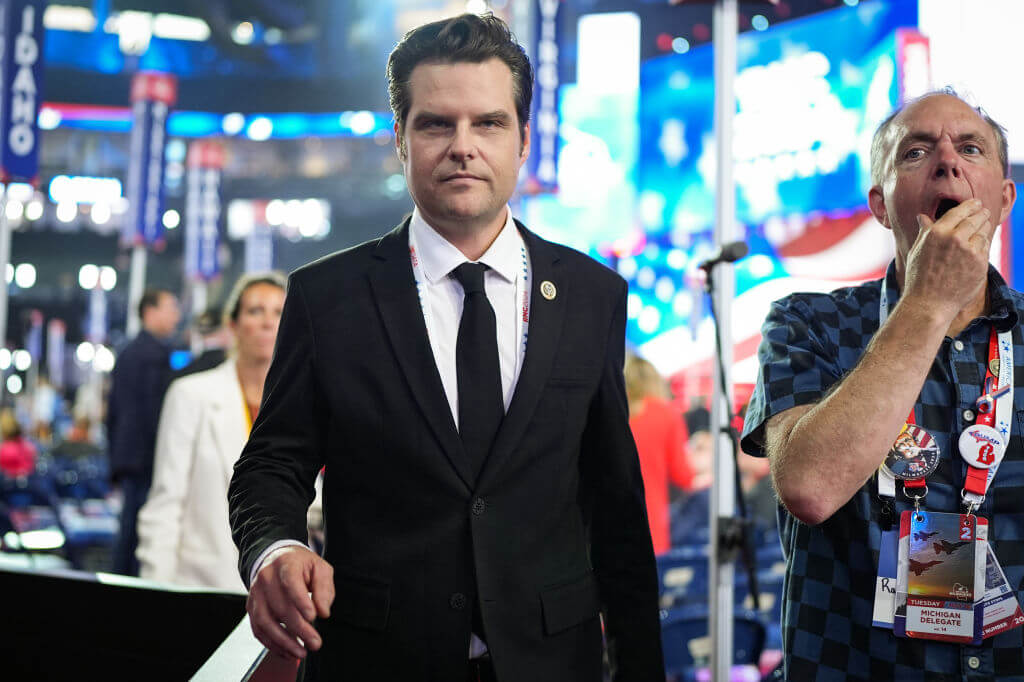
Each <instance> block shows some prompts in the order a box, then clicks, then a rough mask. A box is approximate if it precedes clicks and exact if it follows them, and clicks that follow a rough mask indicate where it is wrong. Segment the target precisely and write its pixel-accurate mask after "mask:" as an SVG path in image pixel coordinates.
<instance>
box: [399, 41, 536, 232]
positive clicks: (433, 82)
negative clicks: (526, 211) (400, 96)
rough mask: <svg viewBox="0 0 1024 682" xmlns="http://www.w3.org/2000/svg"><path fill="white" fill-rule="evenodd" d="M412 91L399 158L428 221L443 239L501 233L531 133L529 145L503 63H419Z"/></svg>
mask: <svg viewBox="0 0 1024 682" xmlns="http://www.w3.org/2000/svg"><path fill="white" fill-rule="evenodd" d="M409 92H410V101H411V103H410V107H409V113H408V115H407V116H406V124H405V130H404V140H398V153H399V157H400V158H401V159H402V163H403V165H404V168H405V179H406V183H407V184H408V186H409V193H410V194H411V195H412V198H413V201H414V202H415V203H416V206H417V207H418V208H419V210H420V212H421V213H422V214H423V217H424V218H425V219H426V221H427V222H428V223H429V224H430V225H431V226H432V227H434V228H435V229H437V230H439V231H440V232H442V233H446V232H449V231H453V232H455V233H458V234H467V233H472V232H476V231H481V232H484V231H487V230H488V229H495V230H499V229H500V226H501V225H503V224H504V220H505V206H506V204H507V203H508V200H509V198H510V197H511V196H512V192H513V191H514V190H515V187H516V180H517V178H518V177H519V168H520V167H521V166H522V165H523V162H524V161H526V158H527V156H528V155H529V126H528V125H527V126H526V138H525V139H526V143H525V144H524V142H523V138H522V137H521V135H520V130H519V119H518V116H517V115H516V107H515V101H514V99H513V94H512V92H513V83H512V72H511V71H510V70H509V68H508V66H507V65H506V64H505V63H504V62H502V61H501V60H500V59H497V58H493V59H489V60H487V61H485V62H482V63H479V64H476V63H472V62H457V63H453V64H430V63H427V64H420V65H419V66H417V67H416V68H415V69H413V72H412V75H411V76H410V78H409ZM395 132H396V136H397V133H398V130H397V126H396V130H395ZM403 142H404V145H403V144H402V143H403Z"/></svg>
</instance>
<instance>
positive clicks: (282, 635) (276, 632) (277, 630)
mask: <svg viewBox="0 0 1024 682" xmlns="http://www.w3.org/2000/svg"><path fill="white" fill-rule="evenodd" d="M248 607H249V622H250V625H251V626H252V633H253V635H255V636H256V639H258V640H259V641H260V643H261V644H263V646H265V647H267V649H269V650H270V651H272V652H274V653H275V654H277V655H279V656H291V657H296V658H302V657H303V656H305V655H306V652H305V649H303V647H302V645H301V644H299V642H298V641H296V639H295V637H292V636H289V634H288V633H287V632H285V630H284V628H282V627H281V625H280V623H279V622H278V618H277V616H276V615H275V614H274V613H273V612H272V609H271V607H270V602H269V601H268V600H265V599H260V598H259V597H258V596H257V597H255V598H254V595H252V594H250V595H249V605H248Z"/></svg>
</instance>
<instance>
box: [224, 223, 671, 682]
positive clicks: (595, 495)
mask: <svg viewBox="0 0 1024 682" xmlns="http://www.w3.org/2000/svg"><path fill="white" fill-rule="evenodd" d="M519 228H520V230H521V231H522V234H523V237H524V239H525V241H526V245H527V247H528V249H529V252H530V260H531V264H532V271H533V272H532V277H533V282H532V298H531V309H530V327H529V339H528V343H527V348H526V356H525V361H524V365H523V368H522V372H521V374H520V376H519V380H518V383H517V385H516V390H515V394H514V397H513V399H512V402H511V405H510V406H509V409H508V413H507V414H506V416H505V419H504V421H503V423H502V425H501V428H500V430H499V432H498V435H497V437H496V439H495V444H494V446H493V448H492V450H491V452H490V454H489V456H488V458H487V459H486V461H485V462H484V464H483V466H482V469H481V471H480V474H479V475H478V476H477V477H476V478H474V476H473V473H472V468H471V466H470V462H469V459H468V457H467V455H466V453H465V452H464V451H463V448H462V442H461V440H460V438H459V434H458V432H457V431H456V428H455V424H454V422H453V419H452V415H451V411H450V409H449V406H448V402H447V399H446V397H445V394H444V389H443V388H442V385H441V380H440V376H439V374H438V371H437V368H436V365H435V362H434V357H433V354H432V352H431V348H430V344H429V342H428V340H427V332H426V327H425V324H424V321H423V315H422V312H421V310H420V304H419V300H418V298H417V292H416V287H415V282H414V279H413V273H412V268H411V264H410V260H409V235H408V221H406V223H405V224H403V225H401V226H399V227H397V228H396V229H395V230H393V231H392V232H390V233H388V234H387V235H385V236H384V237H383V238H381V239H380V240H379V241H375V242H370V243H367V244H364V245H362V246H358V247H355V248H353V249H350V250H348V251H343V252H340V253H337V254H334V255H331V256H328V257H326V258H324V259H322V260H320V261H317V262H315V263H312V264H310V265H307V266H304V267H303V268H300V269H299V270H297V271H296V272H295V273H293V274H292V276H291V278H290V284H289V288H288V296H287V299H286V301H285V305H284V312H283V315H282V318H281V325H280V331H279V333H278V338H277V348H276V351H275V357H274V361H273V363H272V365H271V368H270V372H269V374H268V376H267V382H266V387H265V389H264V398H263V405H262V407H261V409H260V412H259V417H258V419H257V420H256V423H255V425H254V427H253V431H252V435H251V437H250V439H249V442H248V444H247V445H246V447H245V450H244V452H243V453H242V456H241V459H240V460H239V461H238V463H237V464H236V465H235V472H234V477H233V479H232V481H231V487H230V491H229V499H230V506H231V525H232V532H233V534H234V538H235V542H236V543H237V544H238V546H239V549H240V553H241V558H240V569H241V573H242V576H243V580H248V577H249V571H250V568H251V567H252V564H253V561H254V560H255V559H256V557H257V556H258V555H259V554H260V552H262V551H263V549H265V548H266V547H267V546H268V545H269V544H270V543H271V542H273V541H275V540H278V539H281V538H294V539H297V540H302V541H304V540H305V539H306V507H307V506H308V504H309V503H310V501H311V500H312V499H313V482H314V479H315V478H316V475H317V472H318V470H319V469H320V467H321V466H322V465H326V467H327V468H326V474H325V480H324V496H323V500H324V513H325V518H326V527H327V543H326V548H325V558H326V559H327V561H329V562H330V563H331V564H332V566H333V567H334V570H335V587H336V594H337V596H336V598H335V601H334V605H333V607H332V609H331V617H330V618H329V619H328V620H327V621H326V622H321V623H318V624H317V626H318V628H319V630H320V632H321V634H322V636H323V640H324V646H323V649H322V653H320V654H312V655H310V657H309V659H308V661H307V671H306V679H322V680H335V679H337V680H342V679H343V680H346V681H362V680H374V681H379V680H417V681H421V680H438V681H443V682H451V681H452V680H463V679H465V675H466V660H467V656H468V645H469V638H470V630H471V614H472V609H473V605H474V603H475V602H476V601H477V600H479V606H480V611H481V614H482V618H483V623H484V628H485V632H486V638H487V644H488V647H489V649H490V653H491V656H492V659H493V663H494V666H495V669H496V670H497V674H498V678H499V679H500V680H503V681H505V680H507V681H509V682H520V681H523V680H529V681H530V682H545V681H551V682H555V681H558V682H566V681H567V680H580V681H581V682H582V681H587V682H599V681H600V679H601V648H602V642H601V625H600V620H599V618H598V614H599V612H600V611H603V613H604V616H605V624H606V630H607V636H608V639H609V644H610V646H611V649H612V655H613V664H614V665H615V666H616V668H617V677H616V679H618V680H637V681H639V680H644V681H649V682H655V681H657V682H663V680H664V679H665V677H664V671H663V667H662V655H661V642H660V630H659V623H658V605H657V577H656V571H655V564H654V554H653V551H652V548H651V539H650V533H649V530H648V526H647V517H646V511H645V506H644V495H643V484H642V481H641V478H640V467H639V463H638V459H637V455H636V448H635V446H634V444H633V440H632V436H631V434H630V431H629V426H628V420H627V407H626V397H625V389H624V386H623V376H622V367H623V352H624V332H625V321H626V314H625V310H626V285H625V282H624V281H623V280H622V279H621V278H620V277H618V275H616V274H614V273H613V272H611V271H610V270H608V269H607V268H605V267H603V266H601V265H599V264H597V263H595V262H594V261H592V260H591V259H589V258H587V257H585V256H583V255H581V254H579V253H577V252H575V251H572V250H571V249H568V248H565V247H563V246H558V245H555V244H552V243H550V242H546V241H544V240H542V239H540V238H538V237H537V236H535V235H533V234H532V233H530V232H529V231H527V230H526V229H525V228H523V227H522V226H519ZM544 281H550V282H551V283H553V284H554V285H555V287H556V295H555V297H554V298H553V299H551V300H548V299H546V298H545V297H544V296H542V295H541V293H540V289H539V286H540V283H541V282H544Z"/></svg>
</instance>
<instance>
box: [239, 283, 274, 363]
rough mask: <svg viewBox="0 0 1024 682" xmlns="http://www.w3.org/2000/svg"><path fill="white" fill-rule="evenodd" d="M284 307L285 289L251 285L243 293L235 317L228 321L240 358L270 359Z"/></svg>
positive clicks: (244, 359) (268, 360) (260, 284)
mask: <svg viewBox="0 0 1024 682" xmlns="http://www.w3.org/2000/svg"><path fill="white" fill-rule="evenodd" d="M283 307H284V290H283V289H281V288H280V287H276V286H274V285H273V284H267V283H265V282H261V283H259V284H253V285H252V286H250V287H248V288H247V289H246V290H245V291H243V292H242V296H241V298H240V299H239V305H238V318H237V319H235V320H232V321H231V331H232V332H234V335H235V343H236V345H237V348H238V358H239V360H240V361H242V362H270V358H271V357H272V356H273V354H274V340H275V339H276V338H277V325H278V323H279V322H280V321H281V309H282V308H283Z"/></svg>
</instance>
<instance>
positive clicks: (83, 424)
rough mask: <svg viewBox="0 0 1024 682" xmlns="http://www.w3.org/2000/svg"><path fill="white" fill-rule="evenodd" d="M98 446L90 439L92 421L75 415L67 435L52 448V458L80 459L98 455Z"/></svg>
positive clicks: (82, 415) (85, 415) (86, 416)
mask: <svg viewBox="0 0 1024 682" xmlns="http://www.w3.org/2000/svg"><path fill="white" fill-rule="evenodd" d="M100 452H101V450H100V446H99V445H97V444H96V441H95V440H94V439H93V437H92V419H90V418H89V415H87V414H76V415H75V417H74V421H73V422H72V423H71V428H70V429H68V433H67V435H65V436H64V439H63V440H61V441H60V442H59V443H58V444H57V445H56V447H54V448H53V455H54V457H67V458H69V459H81V458H86V457H92V456H94V455H98V454H100Z"/></svg>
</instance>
